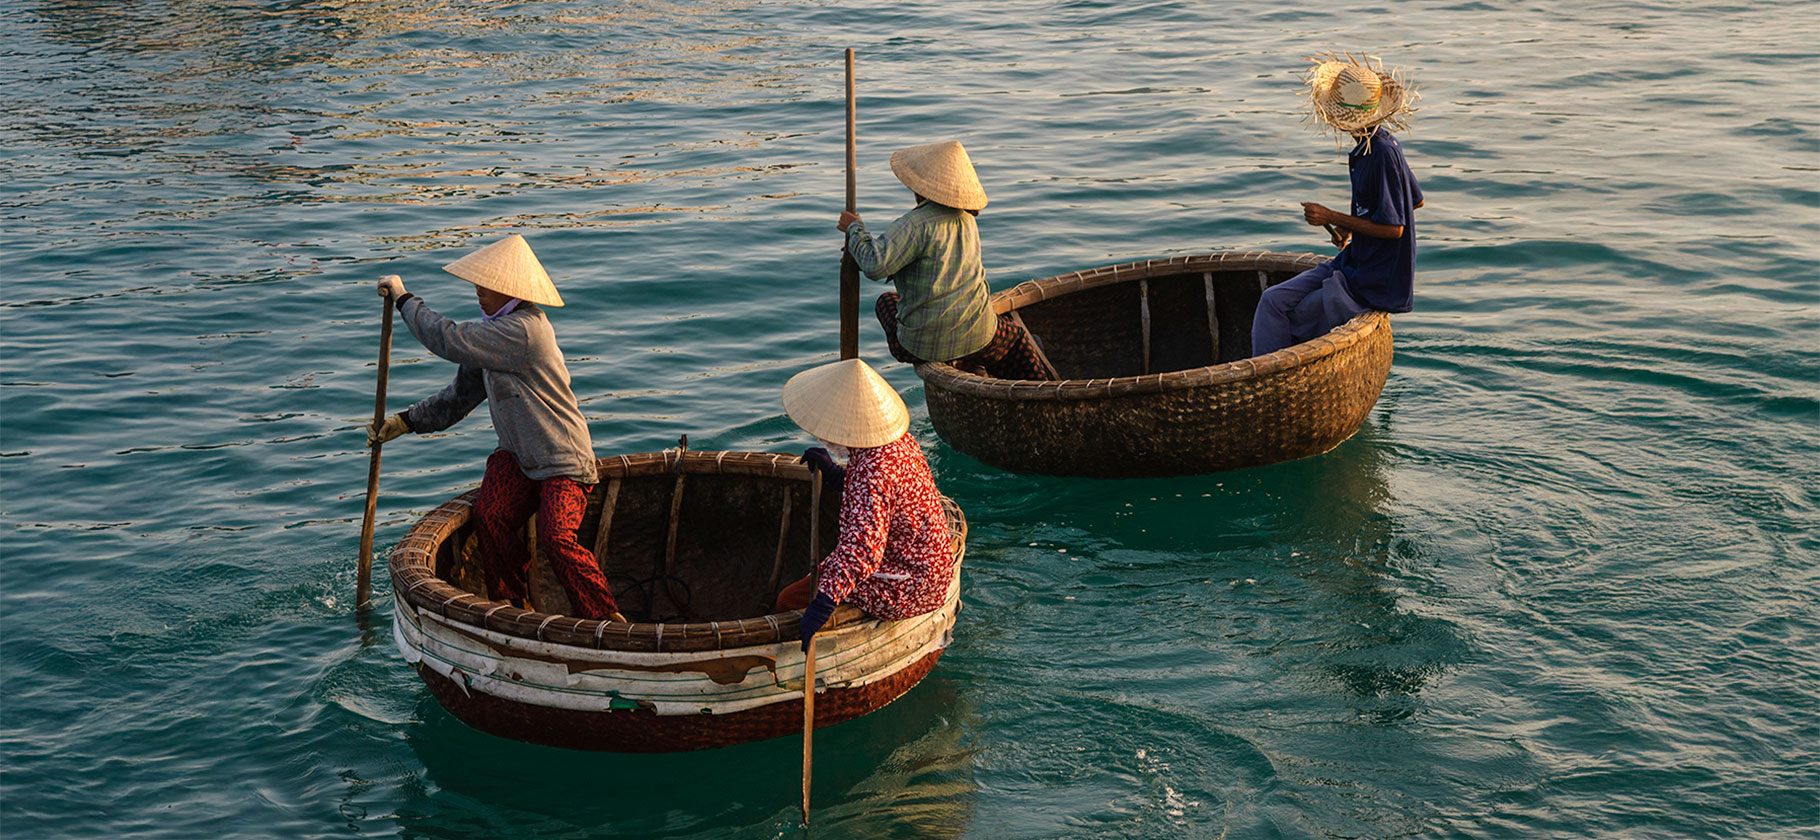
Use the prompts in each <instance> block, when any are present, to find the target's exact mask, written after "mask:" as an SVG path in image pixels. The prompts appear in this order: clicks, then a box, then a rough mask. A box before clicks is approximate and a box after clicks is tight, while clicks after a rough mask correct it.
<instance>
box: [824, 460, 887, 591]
mask: <svg viewBox="0 0 1820 840" xmlns="http://www.w3.org/2000/svg"><path fill="white" fill-rule="evenodd" d="M884 481H885V477H884V475H883V474H881V473H879V472H877V471H875V470H868V469H862V468H855V469H850V470H848V471H847V478H846V486H845V488H844V492H842V493H841V503H840V540H839V541H838V542H837V543H836V544H835V546H834V551H832V552H830V553H829V554H828V557H827V559H825V560H823V561H822V563H821V572H822V576H821V585H820V586H818V587H817V591H818V592H819V593H820V594H822V595H826V596H828V597H829V598H830V599H832V600H833V601H834V603H836V604H838V603H840V602H842V601H845V600H846V599H847V596H848V595H851V594H853V590H854V588H855V587H857V586H859V584H860V581H863V580H865V579H866V578H868V577H871V576H872V573H873V572H876V571H878V567H879V564H881V563H883V562H884V560H885V538H886V537H887V536H889V534H890V533H891V506H890V503H889V501H888V500H887V498H886V495H885V492H884V490H885V488H884V486H883V485H884Z"/></svg>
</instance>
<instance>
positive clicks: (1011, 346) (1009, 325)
mask: <svg viewBox="0 0 1820 840" xmlns="http://www.w3.org/2000/svg"><path fill="white" fill-rule="evenodd" d="M872 312H873V314H875V315H877V316H878V323H879V325H880V326H882V327H884V328H885V345H886V346H887V347H889V348H890V349H891V358H893V359H896V360H898V361H900V362H904V363H906V364H912V365H913V364H916V363H918V362H922V361H926V360H924V359H919V358H917V357H916V356H915V354H913V353H911V352H910V351H909V350H908V349H907V348H905V347H904V345H902V344H899V343H897V293H896V292H886V293H884V294H882V295H879V296H878V302H877V303H876V304H874V305H873V307H872ZM1030 342H1031V338H1030V334H1029V333H1027V332H1024V330H1023V329H1022V328H1021V327H1019V326H1018V325H1017V322H1016V321H1013V320H1011V317H1010V316H1008V315H1000V316H998V326H997V327H996V328H995V329H994V330H993V331H992V341H991V343H989V344H987V345H986V346H985V347H982V348H980V349H978V350H975V351H974V352H972V353H970V354H968V355H967V356H966V357H964V358H961V359H954V360H949V359H938V360H936V361H943V362H951V363H952V364H957V365H966V366H969V367H971V366H975V365H977V366H979V367H983V368H985V369H986V372H987V373H989V374H991V375H992V376H994V377H996V378H998V379H1048V378H1049V371H1048V370H1046V369H1044V367H1043V363H1042V362H1041V361H1038V360H1037V358H1036V348H1035V347H1034V346H1033V345H1032V344H1031V343H1030Z"/></svg>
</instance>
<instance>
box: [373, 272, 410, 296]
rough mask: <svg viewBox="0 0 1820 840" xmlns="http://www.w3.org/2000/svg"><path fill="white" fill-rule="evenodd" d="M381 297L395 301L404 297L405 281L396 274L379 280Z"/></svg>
mask: <svg viewBox="0 0 1820 840" xmlns="http://www.w3.org/2000/svg"><path fill="white" fill-rule="evenodd" d="M379 296H380V297H382V298H391V299H393V300H397V299H399V298H401V297H404V280H402V279H400V278H399V276H398V275H396V274H387V275H386V276H384V277H381V278H379Z"/></svg>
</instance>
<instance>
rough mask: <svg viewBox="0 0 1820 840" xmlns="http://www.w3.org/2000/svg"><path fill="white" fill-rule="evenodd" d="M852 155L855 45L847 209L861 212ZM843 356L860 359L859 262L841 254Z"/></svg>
mask: <svg viewBox="0 0 1820 840" xmlns="http://www.w3.org/2000/svg"><path fill="white" fill-rule="evenodd" d="M855 178H856V175H855V173H854V155H853V48H852V47H848V48H847V212H849V213H857V212H859V199H858V198H857V192H858V191H857V186H856V181H855ZM840 357H841V358H842V359H857V358H859V264H858V263H856V262H854V261H853V256H852V255H851V254H848V253H847V249H846V246H845V245H843V246H842V247H841V253H840Z"/></svg>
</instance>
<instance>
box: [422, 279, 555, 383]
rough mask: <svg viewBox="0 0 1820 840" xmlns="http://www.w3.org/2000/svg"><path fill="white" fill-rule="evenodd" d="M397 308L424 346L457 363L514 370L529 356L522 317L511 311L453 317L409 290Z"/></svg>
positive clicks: (492, 368) (490, 368) (491, 368)
mask: <svg viewBox="0 0 1820 840" xmlns="http://www.w3.org/2000/svg"><path fill="white" fill-rule="evenodd" d="M398 312H399V314H401V315H403V316H404V325H405V328H406V329H409V330H410V331H411V335H413V336H415V337H416V338H417V340H418V341H419V342H421V343H422V344H423V347H424V349H425V350H428V351H430V352H431V353H435V354H436V355H438V356H441V357H442V358H444V359H448V360H449V361H451V362H454V363H456V364H458V365H473V366H474V367H480V368H487V369H488V370H506V371H515V370H518V369H519V368H520V367H522V366H523V364H524V362H525V361H526V359H527V358H528V357H529V353H528V352H527V351H526V347H525V344H526V339H527V338H528V336H527V335H526V333H525V328H524V325H523V319H521V318H517V317H513V316H510V315H508V316H506V317H503V318H497V319H494V320H492V321H467V322H460V321H453V320H450V319H448V318H444V317H443V316H441V315H439V314H437V312H436V310H434V309H431V308H430V307H429V304H426V303H424V302H423V298H420V297H417V296H416V295H410V294H407V295H405V296H404V297H402V298H400V299H399V301H398Z"/></svg>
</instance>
